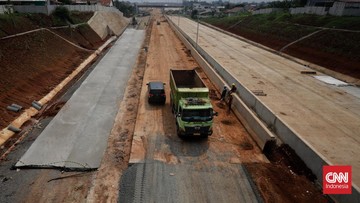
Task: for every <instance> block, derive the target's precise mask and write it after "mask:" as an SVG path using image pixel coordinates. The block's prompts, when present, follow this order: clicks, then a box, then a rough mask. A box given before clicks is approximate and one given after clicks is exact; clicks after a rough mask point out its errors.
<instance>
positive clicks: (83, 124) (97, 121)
mask: <svg viewBox="0 0 360 203" xmlns="http://www.w3.org/2000/svg"><path fill="white" fill-rule="evenodd" d="M144 36H145V32H144V31H143V30H133V29H127V30H126V31H125V32H124V33H123V34H122V36H121V37H120V38H119V39H118V40H117V42H116V43H115V44H114V45H113V47H112V48H111V49H110V51H109V52H108V53H107V54H106V55H105V56H104V57H103V58H102V60H101V61H100V62H99V64H97V66H96V67H95V69H94V70H93V71H92V72H91V73H90V75H89V76H88V78H87V79H86V80H85V81H84V82H83V84H82V85H81V86H80V87H79V89H78V90H77V91H76V92H75V93H74V95H73V96H72V98H71V99H70V100H69V101H68V102H67V103H66V105H65V106H64V107H63V108H62V109H61V111H60V112H59V113H58V114H57V115H56V117H55V118H54V119H53V120H52V121H51V123H50V124H49V125H48V126H47V127H46V129H45V130H44V131H43V132H42V133H41V135H40V136H39V137H38V138H37V139H36V141H35V142H34V143H33V145H32V146H31V147H30V148H29V150H28V151H27V152H26V153H25V154H24V156H23V157H22V158H21V159H20V160H19V162H18V163H17V164H16V167H24V166H30V167H31V166H34V167H66V168H71V169H95V168H98V167H99V165H100V162H101V158H102V156H103V154H104V152H105V149H106V146H107V138H108V136H109V133H110V131H111V129H112V126H113V123H114V119H115V116H116V114H117V111H118V109H119V104H120V102H121V101H122V98H123V95H124V91H125V88H126V85H127V81H128V78H129V76H130V73H131V70H132V67H133V66H134V64H135V62H136V59H137V54H138V52H139V49H140V48H141V45H142V42H143V39H144Z"/></svg>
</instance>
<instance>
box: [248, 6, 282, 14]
mask: <svg viewBox="0 0 360 203" xmlns="http://www.w3.org/2000/svg"><path fill="white" fill-rule="evenodd" d="M282 10H283V9H281V8H264V9H259V10H256V11H253V12H252V14H253V15H256V14H269V13H272V12H278V11H282Z"/></svg>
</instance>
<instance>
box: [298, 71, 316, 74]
mask: <svg viewBox="0 0 360 203" xmlns="http://www.w3.org/2000/svg"><path fill="white" fill-rule="evenodd" d="M300 73H301V74H307V75H316V71H309V70H303V71H300Z"/></svg>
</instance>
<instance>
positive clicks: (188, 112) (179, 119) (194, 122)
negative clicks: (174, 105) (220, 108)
mask: <svg viewBox="0 0 360 203" xmlns="http://www.w3.org/2000/svg"><path fill="white" fill-rule="evenodd" d="M178 108H179V109H178V110H177V112H178V113H177V115H176V123H177V133H178V135H179V136H187V135H194V136H202V137H207V136H209V135H211V134H212V123H213V117H214V116H215V115H217V113H215V112H214V111H213V108H212V106H211V103H210V100H209V99H205V98H200V99H199V98H185V99H181V100H180V104H179V106H178Z"/></svg>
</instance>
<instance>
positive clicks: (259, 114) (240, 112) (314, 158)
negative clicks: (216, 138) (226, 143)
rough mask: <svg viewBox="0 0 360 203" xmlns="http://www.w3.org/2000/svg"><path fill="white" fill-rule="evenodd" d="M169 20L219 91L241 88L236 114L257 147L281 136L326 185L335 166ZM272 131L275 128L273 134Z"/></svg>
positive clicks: (357, 198)
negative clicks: (325, 172) (325, 174)
mask: <svg viewBox="0 0 360 203" xmlns="http://www.w3.org/2000/svg"><path fill="white" fill-rule="evenodd" d="M168 21H169V22H170V25H171V27H172V28H173V30H174V31H175V33H176V34H177V35H178V36H179V38H180V39H181V41H182V42H183V43H184V44H185V46H186V47H187V48H188V49H189V50H191V54H192V55H193V56H194V58H195V59H196V61H197V62H198V63H199V64H200V66H201V67H202V68H203V69H204V71H205V73H206V74H207V75H208V77H209V79H210V80H211V81H212V82H213V83H214V84H215V85H216V86H217V87H218V89H222V87H223V85H224V84H231V83H233V82H234V83H235V84H236V85H237V87H238V94H239V96H237V95H236V97H234V102H233V105H234V108H233V109H234V110H235V111H234V112H235V113H236V115H237V116H238V117H239V119H240V120H241V121H242V122H243V123H244V124H245V127H246V128H247V130H248V131H249V132H250V134H251V135H252V136H253V138H254V140H255V141H256V142H257V144H258V145H259V146H260V147H261V148H262V149H263V147H264V144H265V143H266V141H268V140H273V139H276V138H277V137H278V138H280V139H281V141H282V142H283V143H286V144H288V145H289V146H290V147H291V148H292V149H294V150H295V152H296V153H297V154H298V155H299V156H300V157H301V159H302V160H303V161H304V162H305V163H306V165H307V166H308V167H309V168H310V169H311V171H312V172H313V173H314V174H315V175H316V177H317V178H318V180H317V181H318V184H319V185H322V167H323V166H324V165H333V164H332V163H331V162H330V161H329V160H327V159H326V158H325V157H323V156H322V155H321V154H320V153H318V152H317V151H316V149H314V148H313V147H312V146H311V145H310V144H309V143H307V142H306V140H303V139H302V138H301V136H300V135H299V134H298V133H297V132H296V131H295V130H294V129H292V128H291V127H290V126H288V125H287V124H286V123H285V122H283V121H282V120H281V119H280V118H278V117H277V116H276V115H275V114H274V113H273V112H272V111H271V109H269V108H268V107H267V106H266V105H265V104H263V103H262V102H261V101H260V100H258V99H257V98H256V96H255V95H254V94H253V93H252V92H251V91H249V90H248V89H247V88H246V87H244V86H243V85H241V84H240V83H239V82H238V81H236V80H235V79H234V78H233V77H232V76H231V75H230V74H229V73H228V72H227V71H226V70H225V69H224V68H223V67H221V65H220V64H219V63H218V62H217V61H216V60H214V59H213V58H211V57H210V56H209V55H208V54H207V53H206V52H205V51H204V50H203V49H202V48H201V47H199V46H196V44H195V42H194V41H193V40H192V39H191V38H190V37H189V36H187V35H186V34H185V33H184V32H183V31H181V30H178V28H177V26H176V25H175V24H173V23H172V22H171V20H169V19H168ZM194 47H197V50H195V48H194ZM205 60H206V61H205ZM211 66H212V67H211ZM269 129H271V131H272V132H271V131H270V130H269ZM274 134H275V135H276V136H275V135H274ZM352 191H353V193H352V194H351V195H332V196H331V197H332V198H334V199H335V200H337V201H339V202H346V203H347V202H360V193H359V188H358V187H357V186H356V185H354V184H353V188H352Z"/></svg>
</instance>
